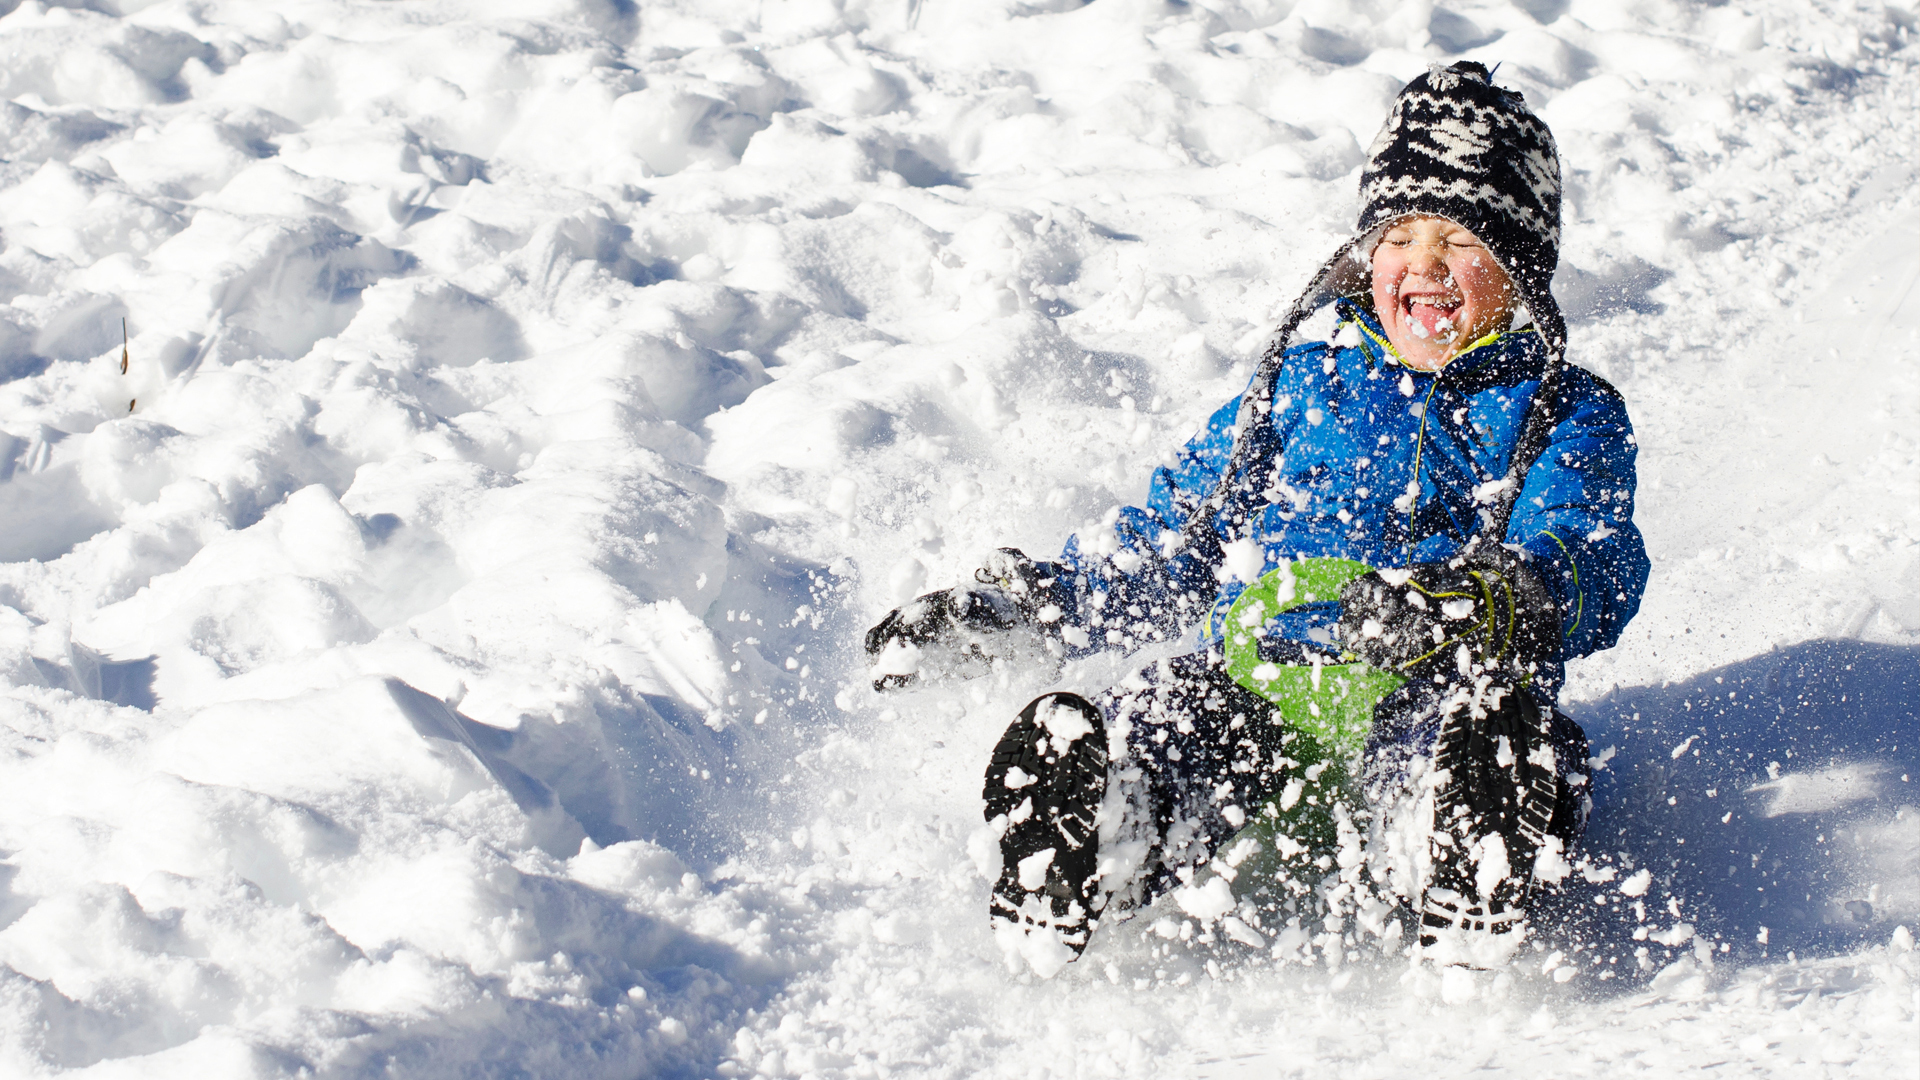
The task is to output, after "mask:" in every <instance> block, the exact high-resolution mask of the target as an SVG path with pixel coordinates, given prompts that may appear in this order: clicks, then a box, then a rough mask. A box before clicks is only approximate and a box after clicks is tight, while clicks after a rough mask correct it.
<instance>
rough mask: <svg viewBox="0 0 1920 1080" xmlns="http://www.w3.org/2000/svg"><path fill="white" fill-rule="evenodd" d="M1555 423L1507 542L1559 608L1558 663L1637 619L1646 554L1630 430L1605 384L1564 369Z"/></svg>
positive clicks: (1594, 647)
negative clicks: (1522, 552) (1521, 551)
mask: <svg viewBox="0 0 1920 1080" xmlns="http://www.w3.org/2000/svg"><path fill="white" fill-rule="evenodd" d="M1561 385H1562V389H1561V395H1562V397H1561V402H1560V403H1559V405H1560V413H1561V418H1560V420H1559V422H1558V423H1556V424H1555V425H1554V428H1553V432H1552V435H1551V436H1550V438H1549V440H1548V444H1547V447H1546V449H1545V450H1544V451H1542V453H1541V454H1540V457H1539V458H1538V459H1537V460H1536V461H1535V462H1534V463H1533V467H1532V468H1531V469H1529V470H1528V472H1527V476H1526V480H1525V482H1524V484H1523V486H1522V487H1521V490H1520V497H1519V500H1518V501H1517V502H1516V503H1515V504H1514V511H1513V518H1512V520H1511V521H1510V522H1509V523H1508V526H1507V537H1506V539H1507V542H1508V543H1517V544H1520V545H1521V546H1522V547H1524V548H1525V549H1526V551H1527V554H1528V555H1529V556H1530V557H1531V559H1532V561H1533V564H1534V565H1535V567H1536V568H1538V569H1539V570H1540V571H1541V576H1542V577H1543V578H1545V579H1546V581H1547V583H1548V585H1549V586H1550V587H1551V588H1553V590H1554V591H1555V593H1556V594H1557V596H1558V599H1559V602H1560V625H1561V629H1562V631H1563V632H1564V634H1565V639H1566V645H1565V656H1566V657H1567V658H1568V659H1571V658H1573V657H1576V656H1585V655H1587V654H1588V653H1592V652H1597V651H1599V650H1601V649H1605V648H1610V647H1611V646H1612V645H1613V644H1614V642H1616V641H1618V640H1619V639H1620V631H1621V630H1622V629H1624V628H1625V627H1626V625H1627V621H1628V620H1629V619H1631V618H1633V616H1634V613H1635V612H1637V611H1639V610H1640V595H1641V593H1642V592H1643V591H1644V590H1645V589H1646V585H1647V572H1648V569H1649V564H1648V562H1647V552H1646V545H1645V543H1644V542H1643V541H1642V540H1641V537H1640V530H1639V529H1638V528H1636V527H1635V526H1634V524H1633V499H1634V484H1635V477H1634V456H1635V452H1636V446H1635V443H1634V437H1633V424H1632V422H1631V421H1629V420H1628V419H1627V408H1626V403H1625V402H1623V401H1622V400H1621V398H1620V394H1619V392H1618V391H1616V390H1615V389H1614V388H1613V387H1612V386H1610V385H1608V384H1607V383H1606V382H1605V381H1604V380H1602V379H1600V378H1599V377H1598V376H1595V375H1593V374H1591V373H1589V372H1586V371H1584V370H1582V369H1579V368H1573V367H1569V368H1567V369H1566V377H1565V379H1564V381H1563V382H1562V384H1561Z"/></svg>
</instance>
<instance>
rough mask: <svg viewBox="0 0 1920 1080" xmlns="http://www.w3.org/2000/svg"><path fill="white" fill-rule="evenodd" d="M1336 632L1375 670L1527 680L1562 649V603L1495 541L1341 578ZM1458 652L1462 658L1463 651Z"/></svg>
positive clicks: (1415, 674)
mask: <svg viewBox="0 0 1920 1080" xmlns="http://www.w3.org/2000/svg"><path fill="white" fill-rule="evenodd" d="M1340 604H1341V614H1340V622H1339V625H1338V626H1337V627H1336V628H1335V630H1334V635H1335V637H1337V638H1338V639H1339V641H1340V644H1341V645H1343V646H1344V647H1345V648H1346V649H1347V650H1348V651H1349V652H1352V653H1354V654H1355V655H1357V656H1359V657H1360V659H1362V660H1364V661H1366V663H1367V664H1368V665H1370V666H1372V667H1375V668H1379V669H1381V670H1386V671H1398V672H1400V673H1401V674H1403V675H1407V676H1408V677H1410V678H1430V677H1432V676H1433V675H1435V674H1437V673H1441V672H1446V671H1453V670H1458V671H1459V673H1460V674H1463V675H1464V674H1482V673H1495V674H1500V675H1504V676H1507V677H1508V680H1503V681H1507V684H1508V685H1513V683H1512V681H1510V680H1512V679H1514V678H1524V677H1525V676H1526V675H1529V674H1531V673H1532V672H1533V671H1534V670H1536V669H1537V667H1538V665H1539V664H1541V663H1543V662H1547V661H1550V660H1551V659H1553V658H1554V657H1556V656H1558V655H1559V650H1560V643H1561V638H1560V610H1559V605H1558V604H1557V603H1556V602H1555V601H1554V598H1553V594H1552V593H1551V592H1549V591H1548V589H1547V587H1546V584H1545V583H1544V582H1542V581H1541V580H1540V577H1539V575H1538V574H1536V573H1534V571H1533V570H1532V568H1530V567H1528V566H1527V564H1526V563H1524V562H1522V561H1521V559H1520V557H1519V556H1517V555H1515V554H1514V553H1513V552H1511V551H1509V550H1507V549H1506V548H1504V547H1500V546H1498V545H1493V546H1490V547H1487V548H1484V549H1482V550H1479V551H1475V552H1472V553H1470V554H1466V555H1462V556H1459V557H1456V558H1453V559H1450V560H1448V561H1446V562H1436V563H1416V564H1414V565H1413V566H1411V567H1409V568H1407V569H1405V570H1375V571H1373V572H1372V573H1369V574H1363V575H1361V576H1360V577H1357V578H1355V579H1353V580H1352V581H1350V582H1348V583H1347V586H1346V588H1345V589H1344V590H1342V591H1341V593H1340ZM1463 651H1464V657H1463V655H1462V654H1463Z"/></svg>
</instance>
